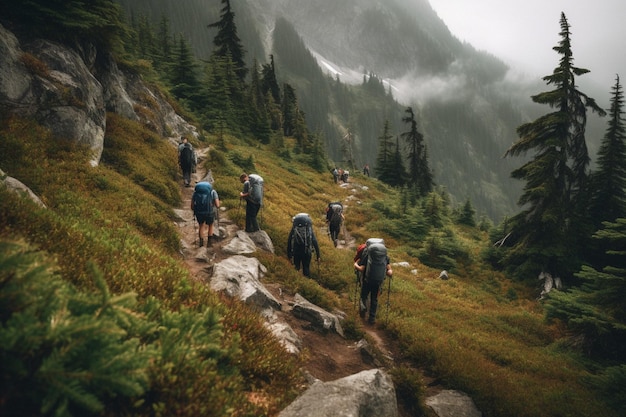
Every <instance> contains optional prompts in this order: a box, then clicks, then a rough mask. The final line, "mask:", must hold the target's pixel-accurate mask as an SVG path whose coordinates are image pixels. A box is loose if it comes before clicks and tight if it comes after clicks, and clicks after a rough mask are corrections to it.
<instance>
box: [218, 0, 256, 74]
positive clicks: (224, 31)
mask: <svg viewBox="0 0 626 417" xmlns="http://www.w3.org/2000/svg"><path fill="white" fill-rule="evenodd" d="M222 4H223V5H224V7H223V8H222V11H221V15H220V20H218V21H217V22H214V23H211V24H210V25H209V27H210V28H217V35H215V38H213V44H214V45H215V48H216V49H215V50H214V51H213V54H214V55H217V56H219V57H221V58H226V57H229V58H230V59H231V61H232V62H233V65H234V67H235V73H236V74H237V77H239V80H240V81H241V82H243V81H244V80H245V78H246V74H247V73H248V69H247V68H246V63H245V61H244V55H245V50H244V48H243V45H242V43H241V39H239V35H238V34H237V25H235V13H234V12H233V10H232V8H231V7H230V0H222Z"/></svg>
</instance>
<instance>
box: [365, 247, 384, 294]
mask: <svg viewBox="0 0 626 417" xmlns="http://www.w3.org/2000/svg"><path fill="white" fill-rule="evenodd" d="M365 243H366V248H365V250H364V254H363V256H367V264H366V266H365V279H366V280H368V281H372V282H379V283H380V282H383V281H384V280H385V276H386V274H387V260H388V258H387V248H386V247H385V242H384V240H383V239H378V238H372V239H368V240H367V241H366V242H365Z"/></svg>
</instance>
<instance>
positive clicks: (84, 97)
mask: <svg viewBox="0 0 626 417" xmlns="http://www.w3.org/2000/svg"><path fill="white" fill-rule="evenodd" d="M0 39H5V41H3V42H2V46H0V49H1V50H0V54H1V55H2V56H4V57H6V59H3V60H1V61H0V101H2V105H3V107H5V106H6V107H8V108H9V109H10V111H12V112H15V113H18V114H20V115H21V116H25V117H34V118H35V119H36V120H37V121H38V122H39V123H41V124H42V125H43V126H45V127H47V128H49V129H50V130H51V131H52V132H53V134H54V135H55V136H59V137H63V138H68V139H71V140H74V141H76V142H78V143H82V144H85V145H87V147H88V148H89V149H90V152H91V163H92V165H94V166H95V165H97V164H98V162H99V161H100V156H101V155H102V149H103V144H104V131H105V128H106V112H105V107H104V98H103V96H102V86H101V85H100V82H99V81H98V80H97V79H96V78H95V77H94V76H93V75H92V74H91V72H90V71H89V68H88V67H87V65H86V63H85V61H84V60H83V58H82V57H81V56H80V55H79V54H78V52H76V51H75V50H72V49H69V48H67V47H64V46H61V45H59V44H56V43H53V42H48V41H45V40H38V41H35V42H33V43H32V44H29V45H27V46H21V45H20V44H19V42H18V41H17V39H16V38H15V37H14V36H13V35H12V34H11V33H10V32H8V31H6V30H5V29H4V28H2V27H0Z"/></svg>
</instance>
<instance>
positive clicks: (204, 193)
mask: <svg viewBox="0 0 626 417" xmlns="http://www.w3.org/2000/svg"><path fill="white" fill-rule="evenodd" d="M219 208H220V199H219V196H218V195H217V191H215V190H214V189H213V186H212V185H211V183H209V182H206V181H201V182H199V183H197V184H196V187H195V188H194V191H193V195H192V196H191V210H193V215H194V216H195V218H196V220H197V221H198V225H199V227H198V237H199V239H200V246H204V236H205V235H206V237H207V244H206V245H207V247H208V246H209V245H210V244H211V238H212V237H213V222H214V221H215V210H217V209H219Z"/></svg>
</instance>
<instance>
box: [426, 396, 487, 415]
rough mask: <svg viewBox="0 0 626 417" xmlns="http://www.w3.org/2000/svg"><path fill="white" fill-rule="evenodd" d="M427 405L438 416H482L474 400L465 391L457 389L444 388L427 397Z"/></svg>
mask: <svg viewBox="0 0 626 417" xmlns="http://www.w3.org/2000/svg"><path fill="white" fill-rule="evenodd" d="M426 405H427V406H429V407H430V408H432V409H433V411H434V412H435V413H436V414H437V416H438V417H481V416H482V415H483V414H482V413H481V412H480V411H479V410H478V409H477V408H476V405H475V404H474V401H473V400H472V399H471V398H470V397H469V396H468V395H467V394H465V393H463V392H461V391H455V390H443V391H441V392H440V393H439V394H437V395H434V396H432V397H428V398H427V399H426Z"/></svg>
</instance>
